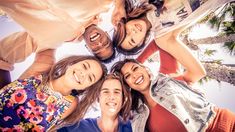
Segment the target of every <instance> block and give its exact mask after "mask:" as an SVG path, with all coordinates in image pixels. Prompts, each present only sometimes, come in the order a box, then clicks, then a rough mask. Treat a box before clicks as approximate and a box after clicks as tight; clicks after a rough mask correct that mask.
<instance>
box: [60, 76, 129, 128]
mask: <svg viewBox="0 0 235 132" xmlns="http://www.w3.org/2000/svg"><path fill="white" fill-rule="evenodd" d="M95 91H96V92H94V94H96V97H97V100H98V102H99V104H100V109H101V116H100V117H98V118H87V119H82V120H81V121H79V122H78V123H76V124H74V125H72V126H67V127H64V128H61V129H59V132H67V131H68V132H77V131H86V132H101V131H102V132H131V131H132V128H131V124H130V121H129V120H128V118H129V116H130V109H131V95H130V91H129V90H128V89H127V87H126V86H125V85H124V84H123V80H122V78H121V76H120V75H118V74H113V73H112V74H108V75H107V76H106V77H105V79H104V81H103V82H102V85H101V87H99V88H97V89H96V90H95Z"/></svg>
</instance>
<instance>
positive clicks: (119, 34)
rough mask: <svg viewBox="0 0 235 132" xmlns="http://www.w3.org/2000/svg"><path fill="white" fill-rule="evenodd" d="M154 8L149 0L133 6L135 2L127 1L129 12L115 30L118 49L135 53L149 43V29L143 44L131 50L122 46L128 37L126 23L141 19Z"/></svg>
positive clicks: (122, 51) (130, 53)
mask: <svg viewBox="0 0 235 132" xmlns="http://www.w3.org/2000/svg"><path fill="white" fill-rule="evenodd" d="M152 9H154V6H153V5H151V4H149V3H148V2H147V1H144V2H143V3H140V4H139V5H137V6H136V7H133V3H132V1H131V0H126V1H125V10H126V14H127V18H122V19H121V21H120V22H119V23H118V24H117V29H116V30H115V31H114V35H113V44H114V45H115V46H116V47H117V51H118V52H120V53H122V54H124V55H134V54H137V53H139V52H140V51H141V49H142V48H143V47H144V46H145V44H146V43H147V42H146V40H148V39H147V38H149V35H150V33H149V31H150V29H148V30H147V33H146V36H145V38H144V41H143V44H141V46H137V47H134V48H133V49H131V50H126V49H123V48H122V47H121V44H122V42H123V41H124V39H125V37H126V27H125V25H126V23H127V22H128V21H130V20H133V19H139V18H142V17H145V16H146V13H147V12H148V11H150V10H152Z"/></svg>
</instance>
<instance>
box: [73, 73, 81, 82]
mask: <svg viewBox="0 0 235 132" xmlns="http://www.w3.org/2000/svg"><path fill="white" fill-rule="evenodd" d="M73 76H74V78H75V79H76V81H77V82H78V83H80V81H79V79H78V76H77V75H76V74H75V73H73Z"/></svg>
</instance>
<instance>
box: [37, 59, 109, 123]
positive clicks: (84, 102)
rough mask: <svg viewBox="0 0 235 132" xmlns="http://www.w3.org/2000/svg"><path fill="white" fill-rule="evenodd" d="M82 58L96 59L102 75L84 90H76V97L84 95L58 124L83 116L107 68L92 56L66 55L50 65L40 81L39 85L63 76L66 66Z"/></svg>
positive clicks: (73, 121) (71, 121) (72, 121)
mask: <svg viewBox="0 0 235 132" xmlns="http://www.w3.org/2000/svg"><path fill="white" fill-rule="evenodd" d="M83 60H95V61H97V62H98V63H99V65H100V66H101V68H102V71H103V73H102V77H101V78H100V79H99V80H98V81H97V82H96V83H95V84H93V85H91V86H89V87H87V88H85V90H77V94H76V96H75V97H77V98H78V95H81V94H83V95H84V96H83V98H82V99H81V101H79V105H78V106H77V107H76V108H75V110H74V111H73V112H72V114H70V115H69V116H68V117H66V118H65V119H64V120H63V122H62V123H61V124H60V126H65V125H69V124H73V123H75V122H77V121H79V120H80V119H81V118H82V117H83V116H84V114H85V112H86V111H87V109H88V107H89V106H90V105H91V104H92V103H93V102H94V101H95V99H94V98H95V97H96V96H95V94H93V92H94V91H96V89H97V87H100V85H101V83H100V82H102V79H103V76H105V75H106V73H107V69H106V67H105V66H104V65H103V64H102V63H100V61H99V60H98V59H97V58H95V57H94V56H82V55H80V56H70V57H67V58H64V59H62V60H60V61H59V62H57V63H56V64H55V65H53V66H52V68H51V69H50V71H48V72H47V73H45V74H44V75H43V81H42V84H41V85H46V83H48V82H49V81H52V80H56V79H58V78H60V77H61V76H63V75H64V74H65V72H66V70H67V68H68V66H70V65H73V64H76V63H78V62H80V61H83ZM71 92H72V91H71ZM86 95H89V96H86Z"/></svg>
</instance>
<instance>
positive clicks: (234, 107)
mask: <svg viewBox="0 0 235 132" xmlns="http://www.w3.org/2000/svg"><path fill="white" fill-rule="evenodd" d="M103 17H104V18H107V17H110V13H107V14H104V15H103ZM99 24H100V27H101V28H102V29H104V30H106V31H107V32H108V33H109V34H111V32H112V25H111V23H110V21H108V22H107V23H104V22H100V23H99ZM22 30H23V29H22V27H20V26H19V25H17V24H16V23H15V22H14V21H12V20H8V19H5V18H3V17H0V39H2V38H3V37H5V36H7V35H9V34H11V33H13V32H16V31H22ZM194 30H195V31H193V33H192V36H191V37H194V38H200V37H201V38H202V37H204V36H207V35H208V34H210V35H215V34H214V32H211V30H208V27H206V26H201V27H198V29H194ZM84 44H85V43H84V42H83V41H82V42H81V43H79V44H77V43H65V44H64V45H63V46H61V47H59V48H58V49H57V52H56V58H57V60H59V59H61V58H63V57H66V56H69V55H72V54H77V53H78V52H77V51H78V49H79V51H80V52H79V54H87V53H89V51H88V50H87V49H86V48H84ZM212 47H213V48H215V49H217V50H218V52H217V53H216V55H215V56H214V57H215V58H221V59H223V62H224V63H226V64H235V59H234V56H230V55H228V54H226V52H224V50H223V49H222V48H221V47H220V45H217V46H209V48H210V49H211V48H212ZM205 48H208V46H205V47H204V49H205ZM202 50H203V48H202ZM34 56H35V55H34V54H32V55H31V56H30V57H28V58H27V59H26V60H25V61H24V62H22V63H17V64H15V69H14V70H13V71H12V72H11V77H12V80H15V79H17V78H18V77H19V75H20V74H21V73H22V72H23V71H24V70H25V69H26V68H27V66H29V65H30V64H31V63H32V60H33V59H34ZM145 65H148V66H149V67H150V68H151V69H152V70H154V69H156V65H155V64H154V63H146V64H145ZM153 67H154V68H153ZM195 87H197V88H199V89H202V90H203V91H205V95H206V97H207V98H208V100H209V101H210V102H212V103H214V104H215V105H217V106H219V107H222V108H227V109H230V110H231V111H233V112H235V103H234V93H235V86H232V85H230V84H228V83H225V82H221V83H218V82H217V81H214V80H212V81H209V82H208V83H204V84H202V85H200V84H196V85H195Z"/></svg>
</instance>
